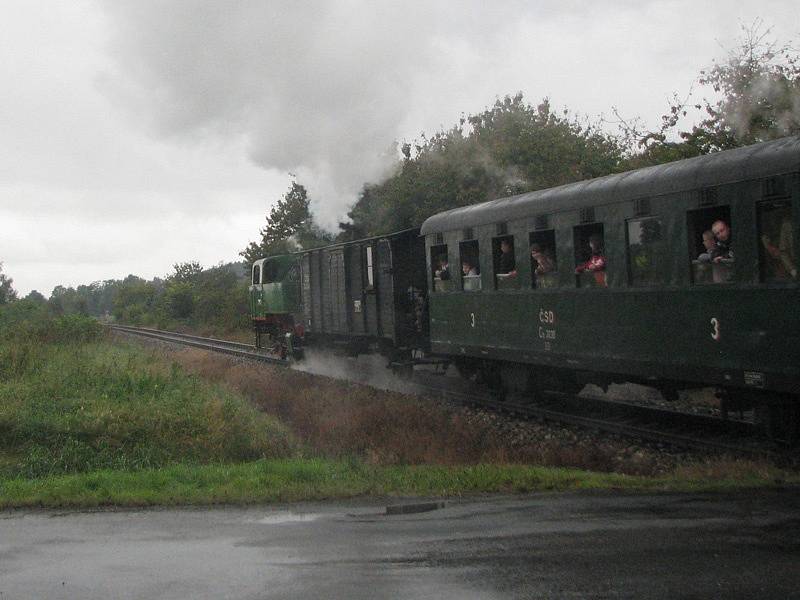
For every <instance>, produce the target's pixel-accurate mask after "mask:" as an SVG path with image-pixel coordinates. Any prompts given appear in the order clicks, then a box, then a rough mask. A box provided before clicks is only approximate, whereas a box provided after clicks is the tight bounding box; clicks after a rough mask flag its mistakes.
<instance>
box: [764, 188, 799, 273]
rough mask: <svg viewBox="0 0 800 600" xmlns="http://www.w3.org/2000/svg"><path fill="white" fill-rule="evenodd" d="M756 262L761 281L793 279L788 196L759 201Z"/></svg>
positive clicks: (795, 257)
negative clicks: (786, 197)
mask: <svg viewBox="0 0 800 600" xmlns="http://www.w3.org/2000/svg"><path fill="white" fill-rule="evenodd" d="M757 207H758V209H757V210H758V259H759V260H758V262H759V272H760V274H761V281H764V282H790V281H797V254H796V253H795V247H794V223H793V222H792V204H791V201H790V200H789V199H781V200H770V201H765V202H759V203H758V205H757Z"/></svg>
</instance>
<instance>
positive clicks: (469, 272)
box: [461, 260, 479, 277]
mask: <svg viewBox="0 0 800 600" xmlns="http://www.w3.org/2000/svg"><path fill="white" fill-rule="evenodd" d="M461 271H462V272H463V273H464V277H477V276H478V275H479V273H478V269H477V268H475V266H473V264H472V263H471V262H469V261H467V260H465V261H463V262H462V263H461Z"/></svg>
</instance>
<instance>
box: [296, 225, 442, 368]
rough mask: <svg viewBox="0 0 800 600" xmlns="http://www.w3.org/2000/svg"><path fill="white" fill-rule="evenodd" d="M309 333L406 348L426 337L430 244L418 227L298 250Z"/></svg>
mask: <svg viewBox="0 0 800 600" xmlns="http://www.w3.org/2000/svg"><path fill="white" fill-rule="evenodd" d="M299 259H300V268H301V273H302V280H301V305H302V306H301V312H302V322H303V325H304V327H305V332H306V336H307V337H308V338H309V339H310V340H312V339H316V340H322V341H330V342H343V343H346V344H347V345H348V347H349V349H350V350H351V351H352V352H359V351H363V350H365V349H366V348H367V347H369V346H372V345H377V346H379V348H381V349H392V351H398V352H406V351H410V350H411V349H414V348H421V347H424V346H425V345H426V341H427V315H426V314H425V312H424V310H425V304H424V299H425V293H426V278H425V247H424V243H423V240H422V238H420V236H419V229H412V230H408V231H401V232H398V233H393V234H390V235H385V236H380V237H373V238H368V239H363V240H357V241H354V242H347V243H342V244H336V245H332V246H326V247H324V248H318V249H314V250H308V251H305V252H302V253H300V254H299Z"/></svg>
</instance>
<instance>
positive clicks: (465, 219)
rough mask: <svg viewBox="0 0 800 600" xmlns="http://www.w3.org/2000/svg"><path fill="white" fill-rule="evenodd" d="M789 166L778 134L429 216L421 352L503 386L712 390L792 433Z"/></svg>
mask: <svg viewBox="0 0 800 600" xmlns="http://www.w3.org/2000/svg"><path fill="white" fill-rule="evenodd" d="M799 172H800V138H798V137H790V138H785V139H781V140H778V141H774V142H769V143H764V144H758V145H754V146H750V147H746V148H741V149H737V150H731V151H727V152H720V153H717V154H713V155H708V156H702V157H698V158H693V159H689V160H683V161H679V162H674V163H669V164H665V165H660V166H655V167H649V168H645V169H640V170H636V171H631V172H627V173H622V174H619V175H611V176H607V177H602V178H598V179H593V180H589V181H584V182H580V183H574V184H569V185H564V186H561V187H557V188H553V189H548V190H541V191H536V192H531V193H527V194H522V195H518V196H513V197H509V198H502V199H498V200H494V201H491V202H486V203H483V204H479V205H473V206H467V207H464V208H458V209H455V210H450V211H447V212H444V213H440V214H437V215H434V216H432V217H430V218H429V219H428V220H427V221H425V223H424V224H423V226H422V229H421V234H422V235H423V236H424V238H425V248H426V260H427V265H428V282H429V288H430V295H429V310H430V343H431V351H432V352H434V353H436V354H441V355H448V356H453V357H455V358H456V361H457V364H458V365H459V367H460V369H461V370H462V371H463V372H465V373H470V372H474V371H478V370H480V371H482V372H483V373H484V375H485V376H486V377H487V378H488V379H489V380H490V381H494V382H495V383H496V384H498V385H502V386H503V387H507V388H512V389H530V388H532V387H533V388H535V387H539V386H542V385H544V384H545V382H547V383H548V384H549V383H551V382H552V380H553V379H557V380H558V382H559V383H561V384H562V385H566V386H573V387H578V386H580V385H581V384H582V383H583V382H585V381H588V380H591V381H595V382H598V383H601V384H607V383H610V382H614V381H640V382H644V383H647V384H649V385H655V386H656V387H659V388H660V389H661V390H662V391H664V392H665V395H667V396H671V395H674V394H675V393H676V391H677V390H678V389H682V388H689V387H698V386H706V385H714V386H719V388H720V390H721V391H722V392H721V393H722V397H723V400H725V401H732V400H734V401H739V402H745V401H751V400H753V399H755V400H756V402H757V403H758V404H759V405H760V406H761V407H762V408H763V409H764V410H765V412H766V413H767V415H768V416H769V417H770V418H771V420H772V424H773V426H774V427H782V428H784V429H786V428H788V429H789V430H790V431H791V432H796V431H797V427H798V426H797V420H798V400H799V398H800V397H799V396H798V393H799V392H800V384H799V382H800V310H798V306H800V304H799V303H798V300H800V294H799V293H798V276H797V251H796V246H795V240H797V239H798V217H797V215H798V213H799V212H800V175H799V174H798V173H799ZM723 225H724V227H725V228H727V238H726V239H725V240H720V239H719V237H717V238H716V241H717V242H720V241H722V242H723V243H724V244H725V245H726V246H727V247H728V250H729V252H728V253H727V255H726V256H725V257H724V258H722V259H717V260H712V261H709V260H708V259H709V256H708V249H707V248H708V246H707V244H709V243H711V244H713V243H714V241H715V240H714V239H712V238H711V236H713V235H714V233H719V234H720V235H722V236H724V234H725V232H724V231H722V229H723ZM704 240H706V244H704ZM709 240H710V241H709ZM504 250H505V251H506V252H505V254H506V256H504V252H503V251H504ZM509 252H510V254H509ZM592 261H594V262H592ZM601 262H602V263H603V267H602V268H597V269H593V268H592V267H593V266H597V265H599V264H600V263H601ZM443 263H444V264H448V265H449V269H448V271H449V272H448V275H447V276H444V277H442V276H441V264H443ZM509 265H512V268H510V269H509ZM542 265H544V267H546V268H543V266H542ZM537 271H538V272H537ZM766 409H769V410H766Z"/></svg>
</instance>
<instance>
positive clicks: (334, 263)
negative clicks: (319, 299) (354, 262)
mask: <svg viewBox="0 0 800 600" xmlns="http://www.w3.org/2000/svg"><path fill="white" fill-rule="evenodd" d="M328 261H329V267H330V278H329V282H330V295H329V301H330V308H331V322H330V331H331V332H333V333H347V280H346V275H345V264H344V250H343V249H337V250H332V251H331V253H330V254H329V255H328Z"/></svg>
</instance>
